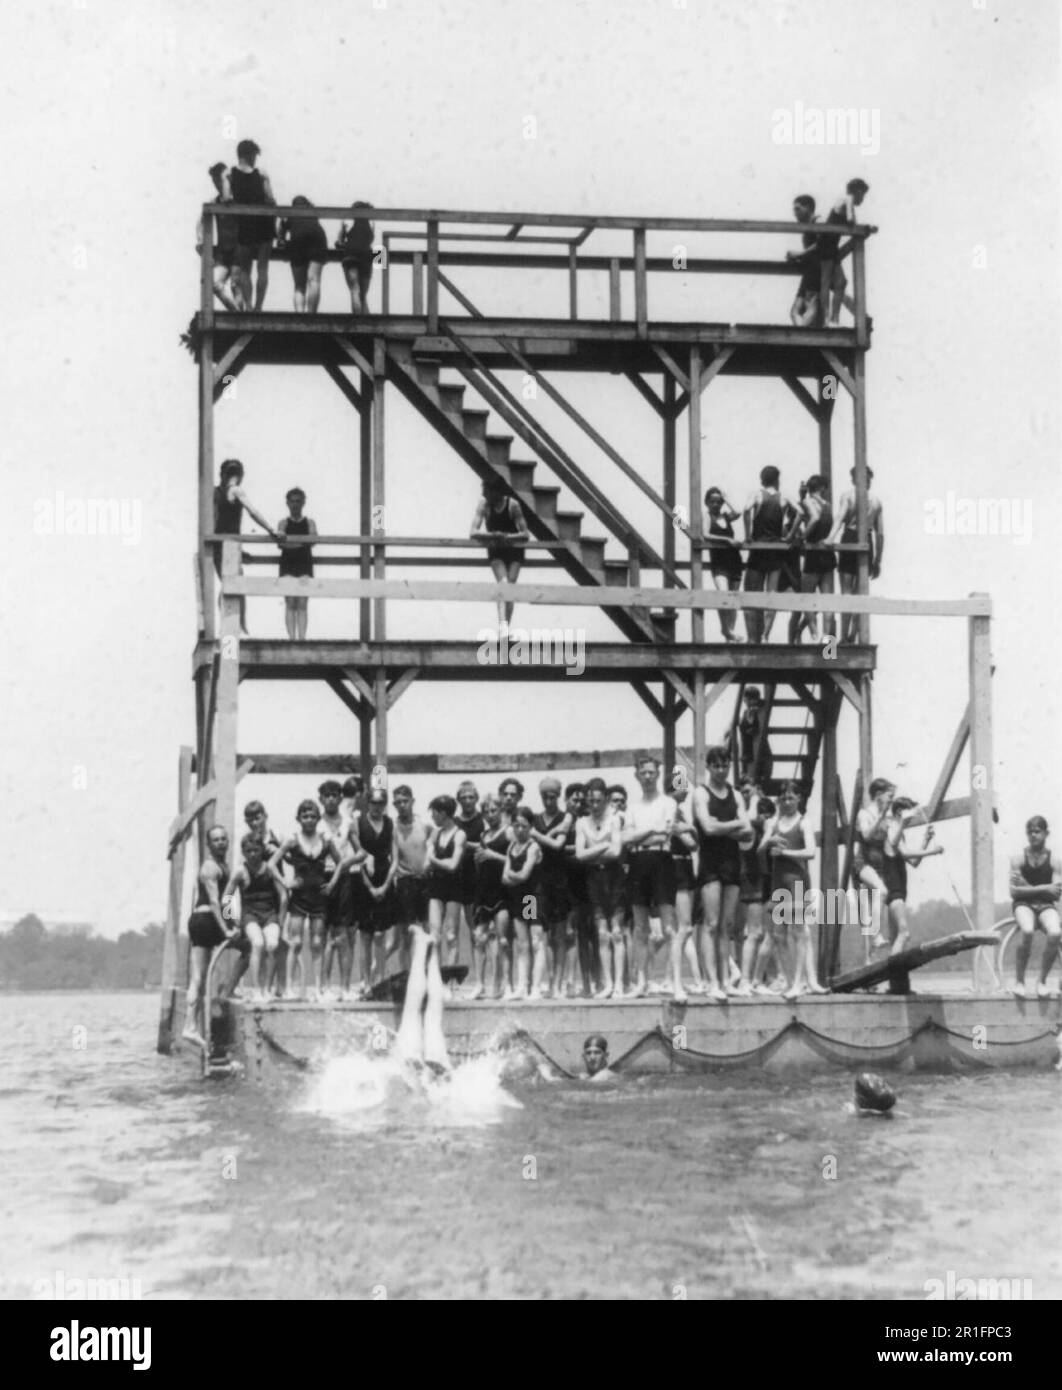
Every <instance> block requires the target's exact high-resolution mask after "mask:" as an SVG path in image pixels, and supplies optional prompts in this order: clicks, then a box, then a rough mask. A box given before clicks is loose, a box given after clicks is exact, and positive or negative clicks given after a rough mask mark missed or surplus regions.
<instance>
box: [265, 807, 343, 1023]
mask: <svg viewBox="0 0 1062 1390" xmlns="http://www.w3.org/2000/svg"><path fill="white" fill-rule="evenodd" d="M295 819H296V820H297V821H298V823H299V828H298V830H297V832H296V833H295V834H294V835H291V836H289V837H288V838H287V839H286V840H283V841H282V842H281V844H280V847H279V848H278V849H277V851H276V852H275V853H274V855H273V857H272V859H270V861H269V867H270V868H271V869H272V870H273V871H274V872H275V873H277V874H279V873H280V865H281V862H282V861H283V862H286V863H288V864H290V865H291V867H292V869H293V870H294V872H295V877H294V878H293V879H292V881H291V901H290V904H289V907H288V915H287V920H286V922H285V924H284V941H285V943H286V944H287V948H288V960H287V971H286V975H287V979H286V982H285V984H286V989H285V993H286V994H287V995H288V997H289V998H290V997H291V996H292V995H293V994H294V988H295V974H296V971H297V972H298V976H299V988H300V990H301V989H302V987H303V983H304V974H303V965H302V948H303V945H304V944H305V940H306V925H307V923H309V927H310V955H311V957H312V959H313V973H314V989H313V997H314V998H319V997H320V995H321V990H322V984H323V981H322V966H323V964H324V946H325V908H326V905H327V899H328V896H329V894H330V893H331V892H332V890H333V889H334V888H335V885H336V881H337V879H338V877H339V873H340V870H341V868H342V865H341V862H340V861H341V855H340V852H339V850H338V849H337V847H336V844H335V841H334V840H332V839H326V838H325V837H324V836H323V835H319V834H318V832H317V826H318V823H319V822H320V819H321V808H320V807H319V806H318V805H317V802H316V801H300V802H299V809H298V811H297V812H296V814H295ZM329 860H332V861H333V864H334V866H335V870H334V872H333V873H331V874H329V869H328V861H329Z"/></svg>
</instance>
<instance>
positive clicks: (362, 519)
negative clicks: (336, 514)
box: [358, 372, 374, 642]
mask: <svg viewBox="0 0 1062 1390" xmlns="http://www.w3.org/2000/svg"><path fill="white" fill-rule="evenodd" d="M373 409H374V386H373V379H372V377H371V376H370V375H369V373H368V372H362V373H361V407H360V413H359V416H358V433H359V443H360V451H359V460H358V462H359V473H358V483H359V488H358V504H359V505H358V529H359V531H360V532H361V534H362V535H363V536H371V535H372V534H373V525H372V470H373V453H372V417H373ZM372 560H373V552H372V550H371V548H370V547H369V546H367V545H363V546H362V547H361V549H360V551H359V558H358V578H359V579H370V578H371V577H372ZM371 637H372V603H371V601H370V600H369V599H367V598H363V599H361V600H360V601H359V603H358V640H359V641H361V642H368V641H369V640H370V638H371Z"/></svg>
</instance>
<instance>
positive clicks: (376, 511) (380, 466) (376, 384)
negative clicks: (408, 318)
mask: <svg viewBox="0 0 1062 1390" xmlns="http://www.w3.org/2000/svg"><path fill="white" fill-rule="evenodd" d="M436 284H437V282H436ZM372 373H373V387H372V510H373V517H374V519H375V520H376V522H378V525H377V526H374V527H373V534H374V535H375V534H376V533H377V532H379V533H380V534H381V535H386V534H387V530H388V527H387V512H386V504H387V497H386V491H387V489H386V477H385V468H384V379H385V377H386V376H387V346H386V344H385V342H384V340H383V338H377V339H376V340H375V342H374V343H373V359H372ZM372 577H373V578H374V579H386V578H387V549H386V547H385V546H375V547H374V548H373V563H372ZM372 628H373V636H374V638H375V639H376V641H377V642H382V641H384V639H385V638H386V636H387V614H386V608H385V600H384V599H382V598H378V599H376V601H375V605H374V608H373V622H372ZM378 717H379V710H377V718H378Z"/></svg>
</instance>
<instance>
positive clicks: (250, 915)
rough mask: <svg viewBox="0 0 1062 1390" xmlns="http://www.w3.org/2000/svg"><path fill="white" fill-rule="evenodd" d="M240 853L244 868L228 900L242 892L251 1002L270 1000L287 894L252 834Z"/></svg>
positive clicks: (231, 881)
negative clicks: (263, 961)
mask: <svg viewBox="0 0 1062 1390" xmlns="http://www.w3.org/2000/svg"><path fill="white" fill-rule="evenodd" d="M240 850H241V852H242V854H243V864H242V866H241V867H240V868H238V869H237V870H236V872H235V873H234V874H233V875H232V877H231V878H230V879H229V883H228V887H227V888H226V889H225V897H226V899H228V898H231V897H232V895H233V894H234V893H235V892H236V890H237V889H239V892H240V930H241V931H242V932H243V934H244V935H245V936H246V938H247V940H248V942H249V943H250V965H249V967H248V969H249V970H250V975H251V998H252V999H255V1000H259V1001H260V1000H264V999H268V998H269V996H270V994H271V993H272V991H273V988H274V986H275V984H276V976H277V949H278V947H279V946H280V923H281V922H282V921H283V920H284V914H285V913H286V912H287V907H288V890H287V887H286V885H285V883H284V880H283V879H282V878H281V877H280V875H279V874H278V873H276V872H275V871H274V870H272V869H271V868H270V867H269V865H268V864H267V863H266V846H265V844H264V842H263V841H262V840H261V839H260V838H259V837H258V836H257V835H255V834H254V832H253V831H252V832H250V833H248V834H247V835H245V836H244V837H243V839H242V840H241V841H240ZM263 954H264V956H265V978H264V979H263V977H262V957H263Z"/></svg>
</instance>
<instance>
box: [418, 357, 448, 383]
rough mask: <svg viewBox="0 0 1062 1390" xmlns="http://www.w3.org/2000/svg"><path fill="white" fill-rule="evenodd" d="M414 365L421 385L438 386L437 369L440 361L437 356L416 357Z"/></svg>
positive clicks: (439, 366) (440, 364)
mask: <svg viewBox="0 0 1062 1390" xmlns="http://www.w3.org/2000/svg"><path fill="white" fill-rule="evenodd" d="M414 366H415V367H416V369H417V380H418V381H419V382H420V384H421V386H438V384H439V369H440V368H441V366H442V363H441V362H440V361H439V359H438V358H437V357H418V358H417V359H416V360H415V362H414Z"/></svg>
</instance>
